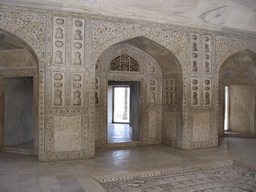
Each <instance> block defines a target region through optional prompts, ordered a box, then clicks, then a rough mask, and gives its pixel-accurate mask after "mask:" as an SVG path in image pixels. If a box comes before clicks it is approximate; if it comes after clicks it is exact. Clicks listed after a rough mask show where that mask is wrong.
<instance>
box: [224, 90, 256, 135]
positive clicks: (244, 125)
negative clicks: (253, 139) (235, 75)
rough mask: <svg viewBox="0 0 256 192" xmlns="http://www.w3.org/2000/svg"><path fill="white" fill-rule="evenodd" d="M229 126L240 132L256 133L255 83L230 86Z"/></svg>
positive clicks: (232, 129)
mask: <svg viewBox="0 0 256 192" xmlns="http://www.w3.org/2000/svg"><path fill="white" fill-rule="evenodd" d="M229 100H230V109H229V111H230V112H229V118H230V120H229V128H230V130H231V131H234V132H239V133H251V134H253V133H254V116H255V114H254V111H255V109H254V108H255V103H254V101H255V92H254V85H230V86H229Z"/></svg>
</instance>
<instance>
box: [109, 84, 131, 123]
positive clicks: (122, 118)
mask: <svg viewBox="0 0 256 192" xmlns="http://www.w3.org/2000/svg"><path fill="white" fill-rule="evenodd" d="M113 104H114V111H113V122H114V123H129V122H130V87H128V86H127V87H114V102H113Z"/></svg>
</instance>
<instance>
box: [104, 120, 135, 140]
mask: <svg viewBox="0 0 256 192" xmlns="http://www.w3.org/2000/svg"><path fill="white" fill-rule="evenodd" d="M131 141H132V127H131V126H130V125H129V124H124V123H110V124H108V143H122V142H131Z"/></svg>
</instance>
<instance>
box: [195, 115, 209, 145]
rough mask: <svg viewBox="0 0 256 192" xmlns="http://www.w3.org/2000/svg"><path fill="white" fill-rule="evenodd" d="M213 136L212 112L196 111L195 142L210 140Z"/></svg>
mask: <svg viewBox="0 0 256 192" xmlns="http://www.w3.org/2000/svg"><path fill="white" fill-rule="evenodd" d="M210 137H211V113H195V114H194V118H193V142H200V141H209V140H210Z"/></svg>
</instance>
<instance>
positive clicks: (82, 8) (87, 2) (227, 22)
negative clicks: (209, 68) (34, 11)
mask: <svg viewBox="0 0 256 192" xmlns="http://www.w3.org/2000/svg"><path fill="white" fill-rule="evenodd" d="M1 4H10V5H21V6H26V7H38V8H53V9H56V8H60V9H62V10H72V11H77V12H87V13H88V12H90V13H96V14H102V15H109V16H117V17H121V18H131V19H146V20H150V21H154V22H160V23H167V24H174V25H183V26H198V27H200V28H213V29H217V30H221V29H222V28H232V29H238V30H245V31H251V32H256V0H1Z"/></svg>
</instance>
